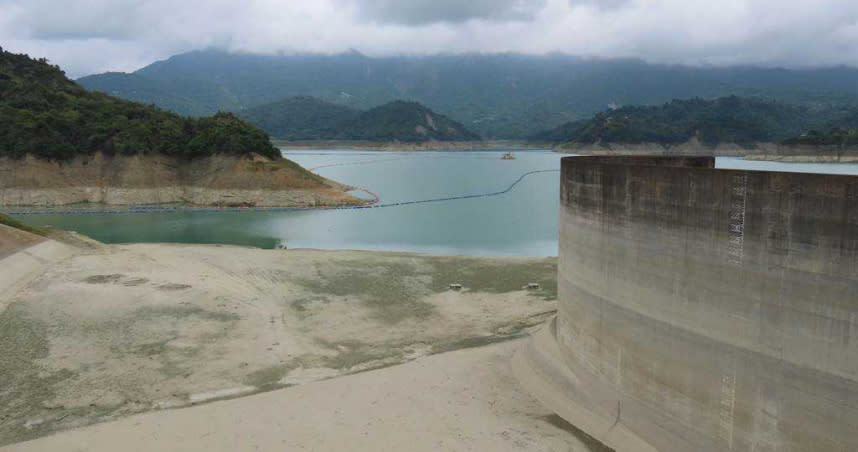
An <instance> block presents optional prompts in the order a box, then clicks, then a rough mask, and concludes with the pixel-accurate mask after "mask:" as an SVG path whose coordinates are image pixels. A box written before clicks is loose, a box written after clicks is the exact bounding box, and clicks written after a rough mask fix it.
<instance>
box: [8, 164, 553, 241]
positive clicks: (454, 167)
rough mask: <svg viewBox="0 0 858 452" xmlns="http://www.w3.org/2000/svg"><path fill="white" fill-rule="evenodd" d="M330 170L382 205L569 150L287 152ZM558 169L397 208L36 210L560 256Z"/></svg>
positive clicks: (134, 222)
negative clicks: (510, 154) (512, 154)
mask: <svg viewBox="0 0 858 452" xmlns="http://www.w3.org/2000/svg"><path fill="white" fill-rule="evenodd" d="M284 154H285V155H286V157H288V158H290V159H292V160H295V161H296V162H298V163H299V164H301V165H302V166H304V167H306V168H316V169H315V171H316V172H317V173H319V174H321V175H323V176H325V177H328V178H331V179H334V180H337V181H340V182H342V183H345V184H349V185H353V186H359V187H364V188H367V189H369V190H372V191H373V192H374V193H376V194H378V196H379V198H380V203H381V204H388V203H398V202H407V201H414V200H425V199H435V198H446V197H453V196H461V195H472V194H481V193H492V192H497V191H502V190H504V189H506V188H507V187H509V185H510V184H512V183H513V182H515V181H516V180H517V179H518V178H519V177H520V176H521V175H522V174H524V173H526V172H529V171H535V170H558V169H559V168H560V158H561V157H562V156H561V155H558V154H555V153H552V152H548V151H521V152H516V157H517V158H516V159H515V160H501V159H500V156H501V154H502V153H501V152H494V151H492V152H489V151H486V152H455V153H454V152H419V153H418V152H410V153H393V152H365V151H287V152H285V153H284ZM558 187H559V173H557V172H548V173H540V174H533V175H531V176H528V177H526V178H524V179H523V180H522V181H521V182H520V183H518V184H517V185H516V186H515V187H514V188H513V189H512V190H510V191H509V192H508V193H505V194H503V195H499V196H494V197H488V198H475V199H463V200H455V201H445V202H437V203H429V204H416V205H405V206H398V207H388V208H376V209H361V210H329V211H313V210H307V211H292V212H254V211H243V212H193V211H178V212H175V213H144V214H138V213H122V214H110V215H32V216H22V217H20V218H21V219H22V220H24V221H26V222H28V223H32V224H36V225H52V226H56V227H59V228H63V229H70V230H74V231H78V232H80V233H83V234H86V235H88V236H91V237H93V238H95V239H97V240H101V241H103V242H107V243H125V242H184V243H226V244H235V245H249V246H258V247H264V248H272V247H274V246H275V245H276V244H278V243H283V244H285V245H286V246H287V247H289V248H319V249H365V250H392V251H413V252H422V253H433V254H467V255H483V256H554V255H556V254H557V211H558V198H559V188H558Z"/></svg>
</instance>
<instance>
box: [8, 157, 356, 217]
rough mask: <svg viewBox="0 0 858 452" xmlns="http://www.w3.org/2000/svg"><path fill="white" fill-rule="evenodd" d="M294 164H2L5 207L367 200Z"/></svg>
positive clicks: (168, 160)
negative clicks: (350, 193)
mask: <svg viewBox="0 0 858 452" xmlns="http://www.w3.org/2000/svg"><path fill="white" fill-rule="evenodd" d="M350 188H351V187H347V186H344V185H342V184H339V183H336V182H334V181H331V180H328V179H325V178H323V177H321V176H318V175H315V174H312V173H310V172H308V171H306V170H304V169H303V168H301V167H300V166H298V165H297V164H295V163H293V162H291V161H289V160H285V159H284V160H276V161H272V160H269V159H266V158H264V157H261V156H247V157H235V156H229V155H214V156H209V157H201V158H194V159H186V158H177V157H171V156H165V155H160V154H155V155H132V156H125V155H108V154H103V153H96V154H93V155H90V156H78V157H75V158H73V159H70V160H68V161H52V160H45V159H40V158H36V157H33V156H27V157H25V158H22V159H9V158H0V207H3V206H64V205H73V204H80V203H94V204H107V205H139V204H167V203H186V204H191V205H202V206H212V205H223V206H272V207H273V206H277V207H312V206H320V205H325V206H331V205H357V204H362V203H364V201H362V200H360V199H358V198H355V197H353V196H351V195H349V194H347V193H346V191H348V190H349V189H350Z"/></svg>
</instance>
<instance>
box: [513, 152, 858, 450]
mask: <svg viewBox="0 0 858 452" xmlns="http://www.w3.org/2000/svg"><path fill="white" fill-rule="evenodd" d="M561 203H562V206H561V213H560V252H559V254H560V258H559V267H558V271H559V277H558V284H559V308H558V314H557V317H556V318H555V319H554V320H553V321H552V322H551V324H550V325H549V326H548V327H547V328H544V329H543V330H542V331H540V332H539V333H538V334H537V335H536V336H535V337H534V339H533V341H532V342H531V343H530V344H529V346H528V347H527V348H525V349H524V350H522V351H521V352H520V353H519V354H518V356H517V357H516V359H515V360H514V363H513V366H514V369H515V371H516V373H517V375H518V376H519V378H520V379H521V381H522V383H523V384H524V385H525V386H526V387H527V388H528V389H529V390H530V391H531V392H532V393H533V394H534V395H535V396H536V397H537V398H539V399H540V400H541V401H542V402H543V403H544V404H546V405H547V406H548V407H550V408H551V409H553V410H554V411H556V412H557V413H558V414H559V415H561V416H562V417H564V418H565V419H566V420H568V421H569V422H571V423H572V424H575V425H576V426H578V427H579V428H581V429H582V430H584V431H585V432H587V433H589V434H590V435H592V436H594V437H595V438H596V439H599V440H601V441H602V442H604V443H605V444H607V445H608V446H610V447H612V448H614V449H616V450H618V451H635V452H637V451H647V450H658V451H722V450H725V451H726V450H740V451H842V452H846V451H856V450H858V177H855V176H833V175H818V174H798V173H774V172H753V171H728V170H716V169H714V159H712V158H664V157H651V158H650V157H647V158H633V157H622V158H611V157H569V158H565V159H563V164H562V178H561Z"/></svg>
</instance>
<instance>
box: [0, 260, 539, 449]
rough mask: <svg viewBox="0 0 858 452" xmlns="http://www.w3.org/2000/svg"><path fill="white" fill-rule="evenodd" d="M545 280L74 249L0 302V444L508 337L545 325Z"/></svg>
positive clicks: (523, 265)
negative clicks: (457, 287)
mask: <svg viewBox="0 0 858 452" xmlns="http://www.w3.org/2000/svg"><path fill="white" fill-rule="evenodd" d="M555 275H556V264H555V261H554V260H553V259H481V258H460V257H455V258H453V257H437V256H423V255H414V254H396V253H375V252H354V251H312V250H289V251H275V250H256V249H247V248H238V247H223V246H182V245H178V246H177V245H126V246H104V247H100V248H95V249H88V250H86V252H80V253H78V254H76V255H74V256H72V257H71V258H69V259H65V260H63V261H61V262H59V263H57V264H55V265H53V266H51V267H49V268H48V269H47V270H45V271H44V273H43V274H42V275H41V276H40V277H38V278H36V279H34V280H32V281H30V282H29V283H28V284H27V285H26V286H25V287H24V288H23V289H21V290H19V291H18V292H16V293H14V294H7V295H10V304H9V305H8V307H7V308H6V309H5V310H3V311H0V381H2V382H4V384H3V385H2V386H0V445H4V444H10V443H15V442H18V441H23V440H27V439H32V438H36V437H39V436H44V435H46V434H49V433H52V432H55V431H58V430H65V429H69V428H74V427H80V426H84V425H88V424H92V423H96V422H101V421H107V420H112V419H117V418H121V417H124V416H128V415H131V414H135V413H140V412H145V411H151V410H158V409H164V408H175V407H182V406H188V405H193V404H199V403H205V402H209V401H213V400H221V399H228V398H235V397H239V396H246V395H250V394H253V393H257V392H262V391H268V390H272V389H278V388H284V387H288V386H293V385H302V384H305V383H308V382H312V381H316V380H321V379H327V378H331V377H335V376H340V375H345V374H351V373H357V372H362V371H366V370H370V369H377V368H381V367H387V366H391V365H394V364H400V363H404V362H407V361H411V360H414V359H417V358H420V357H423V356H426V355H431V354H435V353H439V352H443V351H450V350H455V349H459V348H468V347H474V346H480V345H486V344H490V343H494V342H498V341H503V340H507V339H512V338H516V337H520V336H521V335H522V334H523V330H524V329H525V328H528V327H530V326H533V325H536V324H539V323H541V322H542V321H543V320H545V319H546V318H547V317H549V316H550V315H552V314H553V312H554V309H555V304H554V297H555V295H556V281H555ZM530 282H536V283H539V284H540V287H541V289H539V290H535V291H534V290H531V291H527V290H523V289H522V286H524V285H525V284H527V283H530ZM451 283H460V284H462V285H463V286H464V288H463V290H461V291H452V290H450V289H449V284H451Z"/></svg>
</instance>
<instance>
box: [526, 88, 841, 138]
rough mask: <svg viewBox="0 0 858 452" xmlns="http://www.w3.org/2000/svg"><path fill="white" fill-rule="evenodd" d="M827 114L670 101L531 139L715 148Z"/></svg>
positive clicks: (765, 105)
mask: <svg viewBox="0 0 858 452" xmlns="http://www.w3.org/2000/svg"><path fill="white" fill-rule="evenodd" d="M832 114H833V113H831V112H829V111H812V110H810V109H809V108H807V107H802V106H796V105H788V104H783V103H779V102H773V101H768V100H761V99H753V98H741V97H736V96H730V97H722V98H719V99H714V100H704V99H689V100H674V101H671V102H669V103H666V104H664V105H661V106H654V107H648V106H647V107H639V106H629V107H622V108H619V109H615V110H607V111H603V112H601V113H598V114H596V115H595V116H594V117H593V118H592V119H589V120H586V121H577V122H571V123H567V124H564V125H562V126H560V127H559V128H556V129H553V130H549V131H546V132H542V133H540V134H537V135H534V136H533V137H531V139H532V140H535V141H549V142H575V143H584V144H593V143H625V144H640V143H656V144H661V145H676V144H680V143H684V142H687V141H689V140H691V139H692V138H696V139H698V140H699V141H700V142H702V143H704V144H706V145H710V146H714V145H717V144H718V143H737V144H740V145H746V146H751V145H753V144H754V143H757V142H778V141H781V140H784V139H786V138H788V137H791V136H795V135H797V134H799V133H801V132H802V131H804V130H807V128H808V127H810V126H813V125H814V124H817V123H823V122H825V121H829V120H831V119H832V118H831V117H832Z"/></svg>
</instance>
